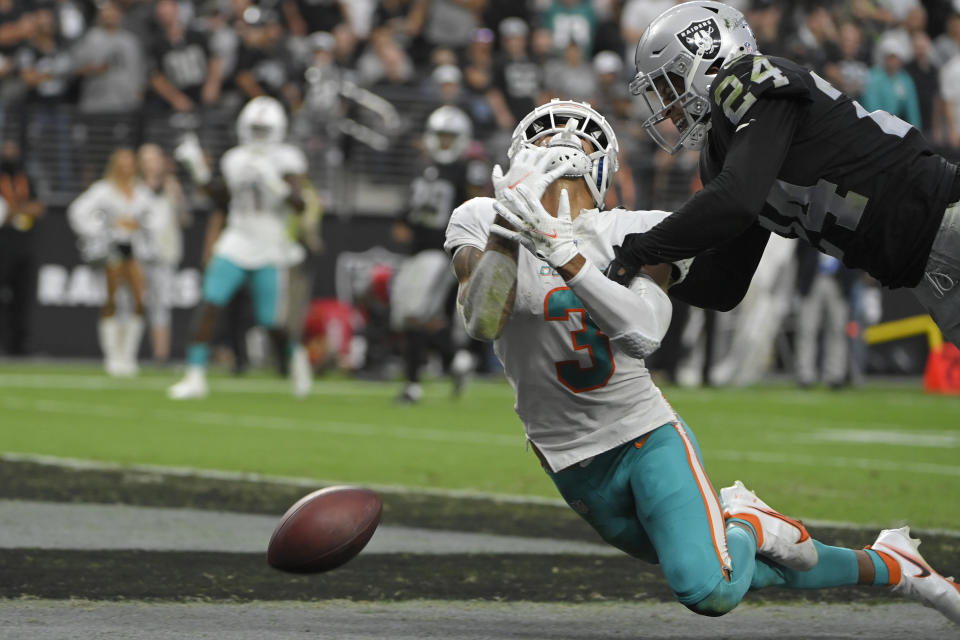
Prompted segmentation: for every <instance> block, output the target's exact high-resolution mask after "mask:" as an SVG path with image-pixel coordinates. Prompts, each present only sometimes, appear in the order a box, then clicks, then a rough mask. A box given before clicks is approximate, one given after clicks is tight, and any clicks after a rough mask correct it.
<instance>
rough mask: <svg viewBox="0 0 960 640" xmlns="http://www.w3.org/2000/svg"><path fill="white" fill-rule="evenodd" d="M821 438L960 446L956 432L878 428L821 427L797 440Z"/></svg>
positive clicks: (929, 445) (959, 436)
mask: <svg viewBox="0 0 960 640" xmlns="http://www.w3.org/2000/svg"><path fill="white" fill-rule="evenodd" d="M811 439H815V440H823V441H826V442H854V443H866V444H890V445H896V446H906V447H930V448H934V449H943V448H948V449H956V448H957V447H960V434H958V433H955V432H953V433H948V432H944V433H923V432H913V431H896V430H891V431H881V430H878V429H822V430H820V431H815V432H813V433H808V434H804V435H802V436H800V437H798V438H797V441H806V440H811Z"/></svg>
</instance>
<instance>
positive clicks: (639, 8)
mask: <svg viewBox="0 0 960 640" xmlns="http://www.w3.org/2000/svg"><path fill="white" fill-rule="evenodd" d="M676 3H677V0H627V2H626V4H625V5H624V6H623V12H622V13H621V14H620V34H621V35H622V36H623V42H624V44H625V45H626V50H625V51H623V56H624V59H626V60H631V61H632V60H633V53H634V51H635V50H636V48H637V42H639V41H640V36H642V35H643V32H644V31H645V30H646V28H647V27H648V26H650V22H651V21H653V19H654V18H656V17H657V16H658V15H660V14H661V13H663V12H664V11H666V10H667V9H669V8H670V7H672V6H673V5H675V4H676ZM751 24H752V23H751ZM601 113H603V111H602V110H601Z"/></svg>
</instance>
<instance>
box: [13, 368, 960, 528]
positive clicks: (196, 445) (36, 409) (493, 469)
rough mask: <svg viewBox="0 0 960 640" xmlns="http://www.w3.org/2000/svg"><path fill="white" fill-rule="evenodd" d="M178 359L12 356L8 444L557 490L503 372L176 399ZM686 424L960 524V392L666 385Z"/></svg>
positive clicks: (305, 472)
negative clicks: (405, 388)
mask: <svg viewBox="0 0 960 640" xmlns="http://www.w3.org/2000/svg"><path fill="white" fill-rule="evenodd" d="M175 378H176V376H175V374H173V373H170V372H146V373H144V374H143V375H141V377H140V378H138V379H135V380H111V379H108V378H106V377H105V376H103V375H102V374H101V373H100V372H99V371H98V370H97V369H96V368H93V367H82V366H63V367H59V366H53V365H44V366H28V365H10V364H6V365H0V416H2V417H0V451H3V452H16V453H29V454H44V455H53V456H63V457H71V458H82V459H91V460H99V461H106V462H119V463H131V464H157V465H166V466H178V467H195V468H203V469H223V470H231V471H250V472H258V473H265V474H272V475H284V476H300V477H312V478H317V479H323V480H333V481H342V482H356V483H370V484H393V485H406V486H415V487H432V488H443V489H467V490H476V491H484V492H495V493H508V494H523V495H537V496H549V497H554V496H555V495H556V494H555V491H554V489H553V487H552V485H551V484H550V482H549V480H548V479H547V478H546V476H545V475H544V474H543V472H542V471H541V470H540V468H539V466H538V464H537V462H536V460H535V459H534V457H533V456H532V454H530V453H528V452H526V451H525V450H524V440H523V436H522V431H521V426H520V423H519V420H518V419H517V418H516V416H515V415H514V413H513V408H512V407H513V403H512V394H511V392H510V389H509V387H508V386H507V385H506V384H505V383H503V382H483V383H477V384H474V385H472V386H471V387H469V388H468V390H467V393H466V395H465V396H464V397H463V398H461V399H460V400H454V399H451V398H450V397H449V387H448V386H447V384H446V383H440V382H437V383H431V384H428V385H427V387H426V390H427V394H426V398H425V401H424V402H423V403H422V404H421V405H419V406H415V407H395V406H393V404H392V403H391V399H392V397H393V395H394V394H395V393H396V391H397V389H398V387H397V385H396V384H391V383H372V382H357V381H351V380H344V379H331V380H322V379H321V380H319V381H318V382H317V385H316V386H315V393H314V394H313V395H312V396H311V397H309V398H307V399H305V400H302V401H297V400H294V399H292V398H290V397H289V395H288V394H287V393H286V388H287V387H286V384H285V383H284V382H283V381H280V380H276V379H272V378H269V377H263V376H252V377H250V378H247V379H234V378H229V377H214V378H213V380H212V385H211V386H212V389H213V393H212V395H211V396H210V397H209V398H207V399H205V400H201V401H192V402H186V403H174V402H171V401H168V400H167V399H166V398H165V396H164V393H163V390H164V389H165V387H166V386H167V385H168V384H169V383H171V382H173V381H174V380H175ZM664 391H665V393H666V395H667V397H668V399H669V400H670V401H671V402H672V403H673V405H674V407H675V408H676V409H677V410H678V411H679V412H680V414H681V415H682V416H683V417H684V418H685V420H686V421H687V423H688V424H689V425H691V427H692V428H693V430H694V432H695V433H696V435H697V437H698V439H699V442H700V445H701V447H702V451H703V455H704V459H705V461H706V466H707V471H708V472H709V473H710V475H711V478H712V480H713V482H714V484H715V485H716V486H718V487H719V486H723V485H725V484H729V483H730V482H731V481H733V480H734V479H741V480H743V481H744V482H745V483H746V484H747V486H749V487H751V488H754V489H756V490H757V492H758V494H760V496H761V497H763V498H764V499H765V500H766V501H767V502H769V503H770V504H772V505H774V506H775V507H776V508H778V509H780V510H782V511H784V512H787V513H790V514H791V515H796V516H799V517H803V518H808V519H820V520H836V521H843V522H854V523H861V524H879V525H893V524H897V523H899V522H902V521H907V522H910V523H911V524H913V525H915V526H917V527H920V528H944V529H952V530H960V500H958V498H957V496H958V495H960V465H958V464H957V461H956V458H957V453H958V451H960V399H958V398H956V397H953V398H951V397H942V396H931V395H926V394H924V393H923V392H922V391H921V390H920V388H919V382H918V383H917V384H916V385H912V384H904V385H885V386H868V387H867V388H865V389H860V390H856V391H846V392H830V391H826V390H823V391H818V390H813V391H799V390H795V389H793V388H790V387H787V386H780V387H775V386H768V387H762V388H753V389H693V390H691V389H677V388H669V387H668V388H665V389H664Z"/></svg>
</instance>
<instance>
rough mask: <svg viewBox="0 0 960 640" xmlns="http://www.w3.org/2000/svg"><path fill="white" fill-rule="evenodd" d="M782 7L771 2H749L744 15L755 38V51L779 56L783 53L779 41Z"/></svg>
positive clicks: (752, 0) (754, 0)
mask: <svg viewBox="0 0 960 640" xmlns="http://www.w3.org/2000/svg"><path fill="white" fill-rule="evenodd" d="M783 12H784V6H783V5H782V4H781V3H779V2H774V1H773V0H751V2H750V4H749V6H748V7H746V10H745V11H744V13H745V14H746V16H747V23H749V24H750V28H751V29H753V34H754V35H755V36H756V38H757V50H758V51H763V52H764V53H766V54H767V55H772V56H779V55H783V53H784V52H785V47H784V46H783V43H782V41H781V33H780V31H781V25H782V22H783Z"/></svg>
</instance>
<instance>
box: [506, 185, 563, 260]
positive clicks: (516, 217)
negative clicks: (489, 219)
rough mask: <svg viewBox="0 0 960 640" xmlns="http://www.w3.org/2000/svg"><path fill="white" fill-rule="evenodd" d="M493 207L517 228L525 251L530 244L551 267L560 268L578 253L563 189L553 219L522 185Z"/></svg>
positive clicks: (507, 193) (510, 191)
mask: <svg viewBox="0 0 960 640" xmlns="http://www.w3.org/2000/svg"><path fill="white" fill-rule="evenodd" d="M493 208H494V209H496V211H497V213H498V214H499V215H500V217H502V218H503V219H504V220H506V221H507V222H509V223H510V224H511V225H513V226H514V227H516V228H517V233H518V234H519V235H520V236H521V237H522V238H524V239H525V240H526V242H524V245H525V246H527V247H528V248H529V245H533V247H534V253H535V254H536V255H538V256H539V257H540V258H541V259H543V260H545V261H546V262H547V263H548V264H550V265H551V266H553V267H562V266H563V265H565V264H567V263H568V262H570V261H571V260H573V258H574V257H576V255H577V254H578V253H580V251H579V250H578V249H577V244H576V242H574V240H573V219H572V218H571V216H570V197H569V195H568V194H567V190H566V189H561V190H560V205H559V207H558V209H557V215H556V216H552V215H550V214H549V213H547V211H546V209H544V208H543V204H542V203H541V202H540V200H539V199H534V197H533V194H532V193H531V192H530V190H529V189H528V188H527V187H525V186H524V185H520V186H519V187H517V188H516V189H513V190H509V191H507V192H506V193H505V194H504V202H500V201H497V202H495V203H494V205H493ZM528 243H529V244H528Z"/></svg>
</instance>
